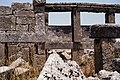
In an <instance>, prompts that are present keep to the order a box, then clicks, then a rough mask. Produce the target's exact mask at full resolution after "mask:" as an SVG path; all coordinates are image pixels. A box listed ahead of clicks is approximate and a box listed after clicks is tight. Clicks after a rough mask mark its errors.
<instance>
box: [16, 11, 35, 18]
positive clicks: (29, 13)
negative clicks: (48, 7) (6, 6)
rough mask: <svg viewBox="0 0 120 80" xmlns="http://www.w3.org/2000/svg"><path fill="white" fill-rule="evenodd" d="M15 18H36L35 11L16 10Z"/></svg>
mask: <svg viewBox="0 0 120 80" xmlns="http://www.w3.org/2000/svg"><path fill="white" fill-rule="evenodd" d="M15 16H30V17H35V14H34V11H32V10H16V11H15Z"/></svg>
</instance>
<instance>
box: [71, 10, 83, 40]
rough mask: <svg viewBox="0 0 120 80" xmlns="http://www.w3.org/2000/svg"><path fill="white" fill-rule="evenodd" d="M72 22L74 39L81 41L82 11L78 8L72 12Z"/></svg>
mask: <svg viewBox="0 0 120 80" xmlns="http://www.w3.org/2000/svg"><path fill="white" fill-rule="evenodd" d="M71 23H72V41H73V42H81V41H82V28H81V26H80V12H79V11H78V10H76V9H74V10H73V11H72V13H71Z"/></svg>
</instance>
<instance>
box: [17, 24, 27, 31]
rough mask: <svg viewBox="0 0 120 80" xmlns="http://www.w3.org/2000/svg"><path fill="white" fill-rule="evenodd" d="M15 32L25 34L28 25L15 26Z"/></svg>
mask: <svg viewBox="0 0 120 80" xmlns="http://www.w3.org/2000/svg"><path fill="white" fill-rule="evenodd" d="M16 31H20V32H23V31H24V32H26V31H28V25H16Z"/></svg>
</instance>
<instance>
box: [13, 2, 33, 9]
mask: <svg viewBox="0 0 120 80" xmlns="http://www.w3.org/2000/svg"><path fill="white" fill-rule="evenodd" d="M11 8H12V10H21V9H25V10H33V5H32V4H30V3H13V4H12V5H11Z"/></svg>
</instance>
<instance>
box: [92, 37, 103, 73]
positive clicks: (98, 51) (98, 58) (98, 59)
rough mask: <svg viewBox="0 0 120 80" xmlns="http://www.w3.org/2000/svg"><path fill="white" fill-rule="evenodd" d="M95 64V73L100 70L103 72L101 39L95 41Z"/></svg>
mask: <svg viewBox="0 0 120 80" xmlns="http://www.w3.org/2000/svg"><path fill="white" fill-rule="evenodd" d="M94 64H95V73H98V72H99V71H100V70H103V59H102V47H101V39H95V40H94Z"/></svg>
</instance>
